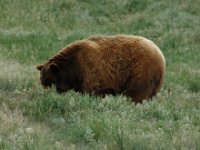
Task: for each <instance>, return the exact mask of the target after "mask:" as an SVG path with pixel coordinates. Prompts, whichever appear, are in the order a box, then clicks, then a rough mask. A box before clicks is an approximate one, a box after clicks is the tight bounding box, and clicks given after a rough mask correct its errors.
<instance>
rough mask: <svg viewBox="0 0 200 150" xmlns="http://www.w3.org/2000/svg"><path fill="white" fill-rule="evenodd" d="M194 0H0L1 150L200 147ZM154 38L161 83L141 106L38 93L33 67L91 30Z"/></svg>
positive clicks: (198, 23)
mask: <svg viewBox="0 0 200 150" xmlns="http://www.w3.org/2000/svg"><path fill="white" fill-rule="evenodd" d="M199 5H200V2H199V1H195V0H188V1H184V2H183V1H181V0H177V1H172V0H169V1H165V0H160V1H158V0H144V1H139V0H125V1H120V0H118V1H114V0H107V1H106V0H102V1H97V0H93V1H92V0H84V1H80V0H60V1H54V0H48V1H41V0H34V1H33V0H30V1H27V0H1V1H0V68H1V71H0V149H6V150H7V149H8V150H13V149H20V150H21V149H24V150H25V149H30V150H34V149H35V150H36V149H42V150H45V149H48V150H49V149H53V150H55V149H58V150H62V149H63V150H64V149H72V150H73V149H114V150H115V149H125V150H127V149H134V150H143V149H149V150H155V149H157V150H161V149H162V150H168V149H199V147H200V144H199V140H200V69H199V58H200V53H199V48H200V43H199V40H200V38H199V33H200V20H199V17H200V14H199V7H198V6H199ZM120 33H123V34H134V35H142V36H145V37H147V38H149V39H151V40H153V41H154V42H155V43H156V44H157V45H158V46H159V47H160V48H161V50H162V51H163V53H164V55H165V57H166V61H167V68H166V76H165V83H164V85H163V88H162V90H161V91H160V93H159V94H158V95H157V96H156V97H155V98H154V99H153V100H152V101H149V102H144V103H143V104H138V105H135V104H134V103H131V102H130V100H129V99H128V98H126V97H123V96H116V97H113V96H111V95H107V96H106V97H105V98H100V97H95V96H89V95H87V94H84V95H81V94H79V93H75V92H74V91H69V92H68V93H66V94H64V95H59V94H57V93H56V92H55V89H48V90H44V89H42V87H41V86H40V83H39V72H38V71H37V70H36V69H35V66H36V65H37V64H39V63H42V62H44V61H45V60H47V59H48V58H49V57H51V56H52V55H54V54H55V53H57V51H58V50H60V49H61V48H62V47H64V46H65V45H67V44H69V43H70V42H73V41H76V40H79V39H82V38H86V37H88V36H90V35H97V34H107V35H112V34H120Z"/></svg>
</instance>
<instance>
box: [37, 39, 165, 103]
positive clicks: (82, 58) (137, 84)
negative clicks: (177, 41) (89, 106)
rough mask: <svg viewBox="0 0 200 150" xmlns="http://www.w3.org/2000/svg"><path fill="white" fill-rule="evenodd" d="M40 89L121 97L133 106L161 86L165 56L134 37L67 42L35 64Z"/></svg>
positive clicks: (150, 43) (152, 94)
mask: <svg viewBox="0 0 200 150" xmlns="http://www.w3.org/2000/svg"><path fill="white" fill-rule="evenodd" d="M36 68H37V69H38V70H39V71H40V81H41V84H42V85H43V86H44V88H47V87H51V86H52V85H55V87H56V91H57V92H58V93H63V92H66V91H68V90H74V91H77V92H80V93H89V94H94V95H97V96H105V94H113V95H116V94H121V95H125V96H127V97H130V98H131V99H132V101H133V102H135V103H142V102H143V100H150V99H152V97H153V96H155V95H156V94H157V93H158V92H159V90H160V89H161V87H162V84H163V80H164V73H165V57H164V55H163V53H162V52H161V50H160V49H159V48H158V47H157V46H156V45H155V44H154V43H153V42H152V41H150V40H148V39H146V38H145V37H142V36H134V35H97V36H91V37H88V38H86V39H82V40H79V41H76V42H74V43H71V44H69V45H67V46H66V47H64V48H63V49H62V50H60V51H59V52H58V53H57V54H56V55H55V56H53V57H51V58H49V59H48V61H47V62H45V63H44V64H40V65H37V67H36Z"/></svg>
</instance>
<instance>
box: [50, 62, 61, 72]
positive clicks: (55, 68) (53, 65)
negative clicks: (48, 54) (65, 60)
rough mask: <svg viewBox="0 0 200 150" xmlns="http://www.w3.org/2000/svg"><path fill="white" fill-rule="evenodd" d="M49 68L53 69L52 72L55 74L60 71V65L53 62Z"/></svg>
mask: <svg viewBox="0 0 200 150" xmlns="http://www.w3.org/2000/svg"><path fill="white" fill-rule="evenodd" d="M49 68H50V69H51V71H53V72H58V71H59V66H58V64H56V63H54V62H52V63H51V64H50V65H49Z"/></svg>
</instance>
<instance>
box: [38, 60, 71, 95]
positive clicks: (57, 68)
mask: <svg viewBox="0 0 200 150" xmlns="http://www.w3.org/2000/svg"><path fill="white" fill-rule="evenodd" d="M36 68H37V69H38V70H39V71H40V81H41V84H42V85H43V86H44V88H48V87H52V85H54V86H55V87H56V90H57V92H58V93H62V92H65V91H67V90H69V89H70V83H69V82H68V80H67V73H63V71H62V67H61V65H60V64H57V63H56V62H52V61H48V62H46V63H44V64H41V65H38V66H37V67H36ZM62 74H65V79H63V77H62Z"/></svg>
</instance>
